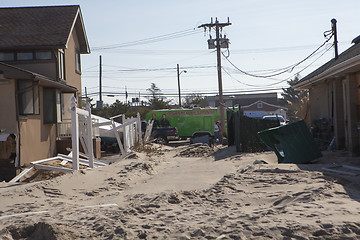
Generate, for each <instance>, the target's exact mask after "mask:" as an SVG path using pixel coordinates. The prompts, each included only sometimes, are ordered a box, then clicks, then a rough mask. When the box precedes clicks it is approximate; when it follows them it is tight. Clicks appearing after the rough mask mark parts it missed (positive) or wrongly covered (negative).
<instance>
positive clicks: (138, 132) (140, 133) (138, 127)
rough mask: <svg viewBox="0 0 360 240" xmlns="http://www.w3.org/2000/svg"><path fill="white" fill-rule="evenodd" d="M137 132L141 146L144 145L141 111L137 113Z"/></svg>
mask: <svg viewBox="0 0 360 240" xmlns="http://www.w3.org/2000/svg"><path fill="white" fill-rule="evenodd" d="M137 134H138V141H139V144H140V147H142V146H143V141H142V132H141V118H140V113H139V112H138V113H137Z"/></svg>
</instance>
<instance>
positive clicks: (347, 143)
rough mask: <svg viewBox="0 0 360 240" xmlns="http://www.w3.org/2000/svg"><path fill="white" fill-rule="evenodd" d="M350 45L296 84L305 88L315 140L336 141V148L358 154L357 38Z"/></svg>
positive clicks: (359, 49)
mask: <svg viewBox="0 0 360 240" xmlns="http://www.w3.org/2000/svg"><path fill="white" fill-rule="evenodd" d="M352 43H353V45H352V46H351V47H350V48H348V49H347V50H345V51H344V52H342V53H341V54H339V55H338V56H337V54H336V55H335V56H336V57H335V58H334V59H332V60H330V61H329V62H327V63H325V64H324V65H322V66H321V67H319V68H318V69H316V70H315V71H313V72H312V73H310V74H309V75H307V76H306V77H304V78H302V79H301V80H300V81H299V82H298V83H297V84H296V85H295V88H298V89H308V90H309V97H310V117H311V124H312V128H313V130H314V131H313V132H314V137H315V138H320V139H321V140H323V141H325V142H327V144H329V143H330V141H332V139H334V140H335V145H336V149H339V150H342V149H346V150H348V151H350V152H352V153H353V154H356V155H357V154H359V149H360V141H359V129H360V36H359V37H357V38H355V39H354V40H353V41H352Z"/></svg>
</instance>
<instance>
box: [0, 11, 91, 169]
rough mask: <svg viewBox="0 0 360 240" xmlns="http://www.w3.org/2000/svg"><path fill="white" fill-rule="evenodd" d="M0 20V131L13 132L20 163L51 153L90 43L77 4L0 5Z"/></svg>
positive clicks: (76, 90)
mask: <svg viewBox="0 0 360 240" xmlns="http://www.w3.org/2000/svg"><path fill="white" fill-rule="evenodd" d="M0 23H1V24H0V36H1V37H0V112H1V114H0V129H2V130H1V133H0V134H2V135H6V134H12V135H14V136H15V138H16V157H15V159H13V161H14V164H15V166H16V167H19V166H22V165H26V164H29V163H30V162H31V161H34V160H38V159H43V158H48V157H52V156H54V155H55V154H56V138H57V125H58V124H59V123H61V122H62V121H63V120H64V119H69V118H70V113H69V112H68V109H69V107H70V99H71V97H72V96H74V95H75V96H76V97H78V96H80V95H81V62H80V59H81V57H80V55H81V54H88V53H90V49H89V44H88V41H87V36H86V32H85V28H84V22H83V19H82V15H81V10H80V6H77V5H71V6H50V7H16V8H0ZM1 158H2V157H1V154H0V161H2V160H4V161H5V160H6V159H1Z"/></svg>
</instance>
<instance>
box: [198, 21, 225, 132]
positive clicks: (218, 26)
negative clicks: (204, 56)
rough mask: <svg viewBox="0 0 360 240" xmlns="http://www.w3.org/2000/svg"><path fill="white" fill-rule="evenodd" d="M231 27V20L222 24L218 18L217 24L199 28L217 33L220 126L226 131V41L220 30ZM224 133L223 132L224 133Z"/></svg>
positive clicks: (204, 25) (203, 25) (206, 24)
mask: <svg viewBox="0 0 360 240" xmlns="http://www.w3.org/2000/svg"><path fill="white" fill-rule="evenodd" d="M229 25H231V23H230V21H229V18H228V22H227V23H220V22H219V21H218V20H217V18H216V19H215V23H213V21H212V19H211V23H205V24H202V25H200V26H199V27H198V28H205V30H206V28H208V29H209V30H210V29H211V28H215V31H216V39H215V41H216V55H217V72H218V85H219V113H220V125H221V129H222V130H223V131H224V129H225V104H224V98H223V89H222V73H221V47H222V46H221V44H222V41H226V39H225V38H222V37H220V30H221V29H222V28H223V27H226V26H229ZM222 133H223V132H222Z"/></svg>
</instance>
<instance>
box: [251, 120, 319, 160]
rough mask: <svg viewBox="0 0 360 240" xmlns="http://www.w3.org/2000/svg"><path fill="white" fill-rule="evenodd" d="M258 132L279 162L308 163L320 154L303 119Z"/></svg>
mask: <svg viewBox="0 0 360 240" xmlns="http://www.w3.org/2000/svg"><path fill="white" fill-rule="evenodd" d="M258 134H259V136H260V138H261V140H262V141H263V142H264V143H265V144H266V145H267V146H269V147H270V148H271V149H272V150H273V151H274V152H275V154H276V156H277V157H278V162H279V163H308V162H310V161H312V160H314V159H316V158H319V157H321V156H322V155H321V152H320V150H319V148H318V146H317V144H316V143H315V141H314V139H313V137H312V136H311V134H310V131H309V129H308V128H307V126H306V124H305V122H304V121H303V120H301V121H298V122H294V123H291V124H288V125H285V126H280V127H275V128H270V129H267V130H264V131H261V132H259V133H258ZM281 150H282V151H283V153H281V152H280V151H281Z"/></svg>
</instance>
